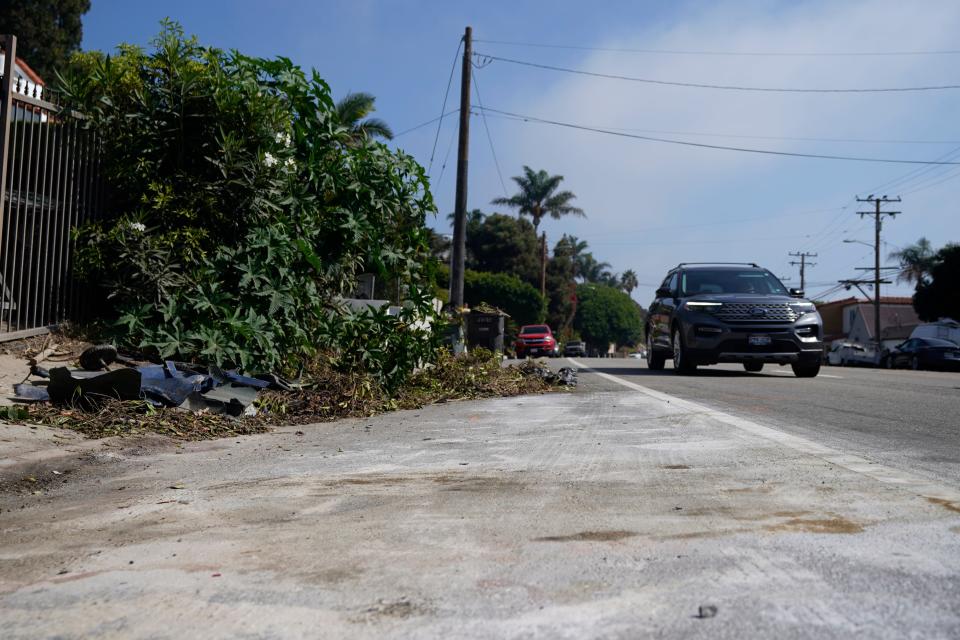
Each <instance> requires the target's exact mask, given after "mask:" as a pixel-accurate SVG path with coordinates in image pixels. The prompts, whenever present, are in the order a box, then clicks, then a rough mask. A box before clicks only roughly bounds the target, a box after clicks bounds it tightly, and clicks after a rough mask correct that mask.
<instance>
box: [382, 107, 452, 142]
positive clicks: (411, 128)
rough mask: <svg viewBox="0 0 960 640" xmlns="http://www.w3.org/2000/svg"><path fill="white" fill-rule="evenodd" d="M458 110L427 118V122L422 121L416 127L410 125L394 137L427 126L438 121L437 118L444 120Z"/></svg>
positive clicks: (394, 135)
mask: <svg viewBox="0 0 960 640" xmlns="http://www.w3.org/2000/svg"><path fill="white" fill-rule="evenodd" d="M458 111H460V109H453V110H452V111H447V112H446V113H445V114H443V115H441V116H437V117H436V118H433V119H431V120H427V121H426V122H421V123H420V124H418V125H417V126H415V127H410V128H409V129H404V130H403V131H401V132H400V133H395V134H393V137H394V139H396V138H399V137H400V136H402V135H403V134H405V133H410V132H411V131H416V130H417V129H422V128H423V127H425V126H427V125H428V124H433V123H434V122H436V121H437V120H443V119H444V118H446V117H447V116H450V115H453V114H455V113H456V112H458Z"/></svg>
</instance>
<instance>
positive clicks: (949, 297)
mask: <svg viewBox="0 0 960 640" xmlns="http://www.w3.org/2000/svg"><path fill="white" fill-rule="evenodd" d="M929 273H930V277H929V279H927V278H922V279H921V280H920V282H919V283H918V284H917V289H916V292H915V293H914V294H913V307H914V309H916V311H917V315H918V316H920V319H921V320H924V321H927V322H934V321H936V320H939V319H940V318H953V319H954V320H956V319H960V245H957V244H948V245H947V246H945V247H944V248H942V249H940V251H938V252H937V253H936V255H935V256H934V258H933V259H932V267H931V268H930V270H929Z"/></svg>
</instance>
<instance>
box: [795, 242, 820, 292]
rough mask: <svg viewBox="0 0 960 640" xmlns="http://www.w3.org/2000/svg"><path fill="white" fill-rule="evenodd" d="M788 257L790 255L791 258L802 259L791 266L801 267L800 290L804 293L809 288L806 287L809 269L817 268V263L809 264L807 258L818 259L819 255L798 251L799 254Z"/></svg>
mask: <svg viewBox="0 0 960 640" xmlns="http://www.w3.org/2000/svg"><path fill="white" fill-rule="evenodd" d="M788 255H790V256H792V257H794V258H800V262H796V261H791V262H790V265H791V266H799V267H800V289H801V290H803V291H806V289H807V286H806V285H807V267H815V266H817V263H816V262H807V258H816V257H817V254H815V253H808V252H806V251H798V252H796V253H790V254H788Z"/></svg>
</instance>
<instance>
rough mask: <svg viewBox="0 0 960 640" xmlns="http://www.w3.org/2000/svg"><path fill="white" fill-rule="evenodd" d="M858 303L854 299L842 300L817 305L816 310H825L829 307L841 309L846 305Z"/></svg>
mask: <svg viewBox="0 0 960 640" xmlns="http://www.w3.org/2000/svg"><path fill="white" fill-rule="evenodd" d="M857 302H859V301H858V300H857V299H856V298H853V297H851V298H844V299H843V300H833V301H831V302H821V303H819V304H817V309H826V308H831V307H843V306H846V305H848V304H856V303H857Z"/></svg>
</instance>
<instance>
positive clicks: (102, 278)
mask: <svg viewBox="0 0 960 640" xmlns="http://www.w3.org/2000/svg"><path fill="white" fill-rule="evenodd" d="M154 49H155V50H154V51H152V52H151V53H145V52H144V51H142V50H141V49H139V48H136V47H132V46H122V47H120V48H119V50H118V52H117V54H116V55H114V56H110V57H107V56H104V55H102V54H98V53H85V54H80V55H78V56H77V57H76V58H75V61H74V66H73V70H72V72H70V73H68V74H67V75H66V77H65V79H64V81H63V85H64V86H63V92H64V95H65V97H66V99H67V101H68V102H69V103H71V104H72V106H74V107H76V108H78V109H79V110H81V111H84V112H85V113H87V114H88V115H89V116H90V117H89V123H90V126H92V127H95V128H96V129H97V130H98V132H99V133H100V139H101V140H102V144H103V161H102V162H103V175H104V178H105V179H106V182H107V187H108V192H109V196H110V198H109V201H110V204H111V209H112V212H113V215H112V216H111V217H110V218H109V219H108V220H107V221H103V222H99V223H96V224H92V225H89V226H87V227H84V228H82V229H79V230H77V232H76V234H75V235H76V240H77V267H78V272H79V273H80V275H81V276H83V277H85V278H86V279H87V280H89V281H92V282H96V283H100V284H102V285H103V286H104V287H105V288H106V290H107V292H108V295H109V299H110V301H111V306H110V307H108V308H107V309H105V311H104V315H106V316H107V319H112V320H114V321H115V323H114V325H113V326H114V329H115V332H116V335H115V337H116V339H117V340H118V341H119V342H120V343H122V344H124V345H126V346H131V347H136V348H141V349H146V350H152V351H154V352H156V353H157V354H158V355H160V356H162V357H176V358H181V359H195V360H203V361H208V362H215V363H217V364H220V365H229V366H239V367H241V368H242V369H244V370H254V371H257V370H259V371H263V370H273V371H287V372H291V371H294V370H297V369H298V368H300V367H302V366H304V365H305V364H306V363H308V362H310V361H311V359H312V358H314V357H316V355H317V354H318V353H326V354H329V356H330V357H331V358H332V359H333V360H334V362H335V363H336V365H337V366H339V367H342V368H352V367H358V366H362V367H364V368H365V369H366V370H368V371H370V372H371V373H373V374H374V375H376V376H377V377H378V378H379V379H380V380H381V382H382V383H384V384H385V385H387V386H396V385H397V384H399V383H400V382H401V381H402V380H403V379H404V378H405V377H406V376H407V375H409V373H410V372H411V371H412V370H413V368H414V366H415V365H416V364H417V363H418V362H421V361H423V360H425V359H429V358H431V357H432V355H433V353H434V350H435V347H436V339H435V336H434V335H433V333H432V332H431V331H429V330H427V329H425V328H424V327H423V325H422V323H420V322H418V321H420V320H422V319H424V318H429V317H430V314H431V312H432V306H431V296H430V295H429V292H431V290H432V279H433V275H432V272H431V270H432V269H433V265H432V264H431V258H430V257H429V253H430V252H429V234H428V231H427V229H426V227H425V220H426V215H427V214H428V213H432V212H434V204H433V199H432V196H431V195H430V192H429V189H428V184H427V179H426V177H425V173H424V170H423V168H422V167H421V166H420V165H418V164H417V163H416V162H415V161H414V160H413V159H412V158H411V157H409V156H406V155H405V154H403V153H402V152H394V151H391V150H390V149H388V148H387V147H385V146H383V145H381V144H376V143H365V144H355V143H353V142H352V141H351V140H350V135H349V133H350V132H349V130H348V129H347V128H346V127H344V126H343V125H341V123H340V122H338V120H337V116H336V112H335V109H334V103H333V100H332V99H331V96H330V90H329V87H328V86H327V84H326V83H325V82H324V81H323V80H322V79H321V78H320V77H319V76H318V75H317V74H316V72H313V74H312V76H310V77H307V76H306V75H305V74H304V73H303V71H301V70H300V69H299V68H298V67H296V66H294V65H293V64H292V63H291V62H290V61H289V60H287V59H285V58H278V59H276V60H263V59H255V58H249V57H246V56H243V55H241V54H239V53H237V52H232V53H224V52H222V51H219V50H216V49H210V48H204V47H201V46H200V45H199V44H198V43H197V41H196V40H195V39H192V38H185V37H184V36H183V33H182V31H181V29H180V28H179V26H177V25H175V24H172V23H165V24H164V26H163V29H162V31H161V33H160V35H159V36H158V37H157V39H156V40H155V42H154ZM364 272H368V273H374V274H376V275H377V277H378V278H384V279H390V280H391V281H392V282H399V283H400V285H401V287H402V289H403V291H404V298H405V301H406V302H405V304H404V305H403V311H402V312H401V314H400V316H399V317H390V316H387V315H386V314H385V313H381V312H373V311H371V312H369V313H363V314H350V313H348V312H346V311H345V310H344V309H343V308H342V307H341V306H340V304H339V302H338V301H339V300H340V299H341V298H342V297H344V296H347V295H349V293H350V292H351V291H352V290H353V288H354V285H355V282H356V277H357V275H358V274H360V273H364Z"/></svg>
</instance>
